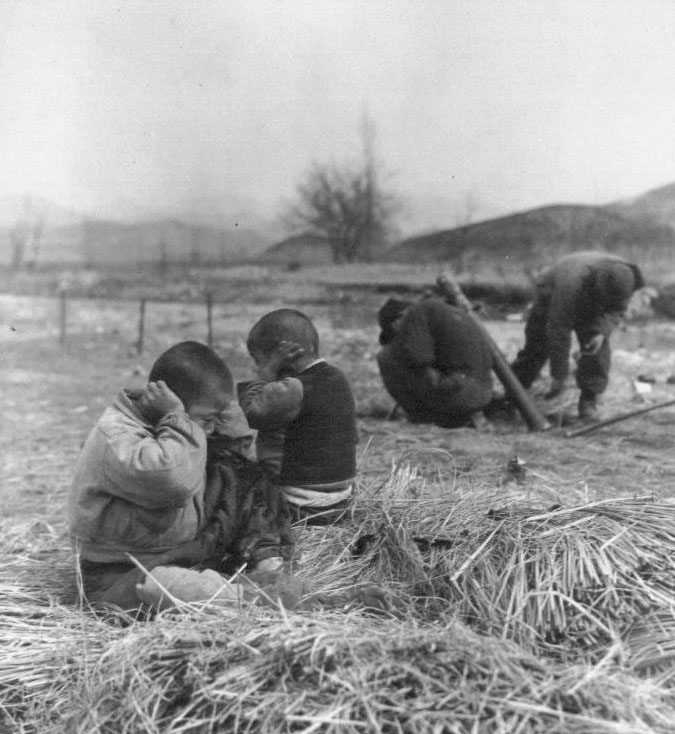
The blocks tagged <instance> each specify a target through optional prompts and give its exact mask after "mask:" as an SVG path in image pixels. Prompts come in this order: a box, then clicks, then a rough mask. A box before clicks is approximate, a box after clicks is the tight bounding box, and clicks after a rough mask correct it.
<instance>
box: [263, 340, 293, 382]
mask: <svg viewBox="0 0 675 734" xmlns="http://www.w3.org/2000/svg"><path fill="white" fill-rule="evenodd" d="M304 353H305V350H304V348H303V347H302V346H300V344H298V343H297V342H288V341H283V342H281V343H280V344H279V346H278V347H277V348H276V349H275V350H274V351H273V352H272V354H270V356H269V358H268V360H267V362H265V363H264V364H261V365H259V366H258V376H259V377H260V379H261V380H266V381H267V382H271V381H272V380H277V379H279V376H280V373H281V372H283V371H288V372H293V371H294V370H293V363H294V362H295V360H296V359H298V357H302V356H303V355H304Z"/></svg>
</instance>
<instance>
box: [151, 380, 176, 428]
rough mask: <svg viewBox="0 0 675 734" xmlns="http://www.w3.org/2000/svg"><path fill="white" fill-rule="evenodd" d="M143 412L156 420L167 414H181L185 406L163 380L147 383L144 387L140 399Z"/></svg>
mask: <svg viewBox="0 0 675 734" xmlns="http://www.w3.org/2000/svg"><path fill="white" fill-rule="evenodd" d="M141 406H142V408H143V411H144V412H145V413H146V414H147V415H150V416H156V417H157V419H159V418H161V417H163V416H165V415H167V413H183V412H184V411H185V406H184V405H183V402H182V400H181V399H180V398H179V397H178V395H176V393H175V392H173V391H172V390H171V389H170V388H169V387H168V386H167V384H166V382H164V381H163V380H159V382H149V383H148V384H147V385H146V386H145V392H144V393H143V396H142V397H141Z"/></svg>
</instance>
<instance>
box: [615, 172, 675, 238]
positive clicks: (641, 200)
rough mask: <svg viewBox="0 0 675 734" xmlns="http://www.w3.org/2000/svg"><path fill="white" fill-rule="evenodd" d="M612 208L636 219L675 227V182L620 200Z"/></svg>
mask: <svg viewBox="0 0 675 734" xmlns="http://www.w3.org/2000/svg"><path fill="white" fill-rule="evenodd" d="M611 208H613V209H615V210H616V211H618V212H621V213H623V214H626V215H627V216H630V217H632V218H634V219H641V220H647V221H652V222H658V223H659V224H665V225H666V226H668V227H672V228H673V229H675V183H672V184H668V185H667V186H662V187H660V188H658V189H652V190H651V191H648V192H647V193H646V194H641V195H640V196H636V197H635V198H633V199H626V200H624V201H618V202H616V203H614V204H612V205H611Z"/></svg>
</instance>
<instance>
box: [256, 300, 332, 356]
mask: <svg viewBox="0 0 675 734" xmlns="http://www.w3.org/2000/svg"><path fill="white" fill-rule="evenodd" d="M284 341H288V342H296V343H298V344H300V346H302V347H304V348H305V351H306V352H308V353H310V354H318V353H319V334H318V333H317V330H316V328H315V327H314V324H313V323H312V321H311V319H310V318H309V317H308V316H305V314H304V313H302V312H301V311H296V310H295V309H294V308H279V309H277V310H276V311H270V313H268V314H265V315H264V316H263V317H262V318H261V319H260V320H259V321H257V322H256V323H255V324H254V325H253V328H252V329H251V331H250V332H249V335H248V339H247V340H246V346H247V348H248V351H249V352H260V353H261V354H263V355H265V356H268V355H270V354H272V352H273V351H274V350H275V349H276V348H277V347H278V346H279V344H281V342H284Z"/></svg>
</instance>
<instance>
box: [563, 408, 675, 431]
mask: <svg viewBox="0 0 675 734" xmlns="http://www.w3.org/2000/svg"><path fill="white" fill-rule="evenodd" d="M671 405H675V400H666V402H665V403H657V404H656V405H649V406H647V407H646V408H638V409H637V410H631V411H629V412H628V413H621V414H619V415H615V416H613V417H612V418H606V419H605V420H602V421H598V422H597V423H591V424H590V425H588V426H584V427H583V428H577V429H576V430H574V431H567V433H566V434H565V438H574V437H575V436H583V435H584V434H585V433H590V432H591V431H595V430H597V429H598V428H602V427H603V426H611V425H612V424H613V423H620V422H621V421H625V420H628V419H629V418H634V417H635V416H636V415H644V414H645V413H651V411H652V410H659V409H660V408H667V407H669V406H671Z"/></svg>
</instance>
